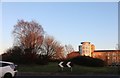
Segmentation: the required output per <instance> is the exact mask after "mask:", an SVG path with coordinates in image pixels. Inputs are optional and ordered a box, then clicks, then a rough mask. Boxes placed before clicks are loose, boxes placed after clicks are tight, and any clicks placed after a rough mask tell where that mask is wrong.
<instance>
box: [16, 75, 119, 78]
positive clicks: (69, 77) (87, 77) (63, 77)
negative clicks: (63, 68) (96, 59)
mask: <svg viewBox="0 0 120 78" xmlns="http://www.w3.org/2000/svg"><path fill="white" fill-rule="evenodd" d="M16 78H120V76H85V75H82V76H81V75H80V76H17V77H16Z"/></svg>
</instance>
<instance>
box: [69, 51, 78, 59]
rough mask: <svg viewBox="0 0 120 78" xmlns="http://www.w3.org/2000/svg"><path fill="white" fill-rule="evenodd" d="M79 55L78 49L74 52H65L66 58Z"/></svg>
mask: <svg viewBox="0 0 120 78" xmlns="http://www.w3.org/2000/svg"><path fill="white" fill-rule="evenodd" d="M78 56H80V53H79V52H78V51H75V52H71V53H69V54H67V58H69V59H70V58H74V57H78Z"/></svg>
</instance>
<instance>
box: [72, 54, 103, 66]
mask: <svg viewBox="0 0 120 78" xmlns="http://www.w3.org/2000/svg"><path fill="white" fill-rule="evenodd" d="M71 61H72V62H73V63H74V64H77V65H83V66H91V67H103V66H105V62H104V61H103V60H101V59H97V58H91V57H88V56H80V57H75V58H73V59H71Z"/></svg>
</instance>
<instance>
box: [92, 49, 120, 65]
mask: <svg viewBox="0 0 120 78" xmlns="http://www.w3.org/2000/svg"><path fill="white" fill-rule="evenodd" d="M92 57H93V58H99V59H102V60H104V61H106V63H107V64H108V65H110V64H118V63H119V64H120V50H95V51H94V53H93V54H92Z"/></svg>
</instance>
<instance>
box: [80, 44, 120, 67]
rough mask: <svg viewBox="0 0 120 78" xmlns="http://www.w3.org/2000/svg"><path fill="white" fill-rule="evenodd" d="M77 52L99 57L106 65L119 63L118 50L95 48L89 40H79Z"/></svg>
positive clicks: (119, 51)
mask: <svg viewBox="0 0 120 78" xmlns="http://www.w3.org/2000/svg"><path fill="white" fill-rule="evenodd" d="M79 53H80V55H81V56H90V57H93V58H99V59H102V60H104V61H106V63H107V64H108V65H110V64H113V63H114V64H117V63H119V64H120V50H95V46H94V45H93V44H91V43H90V42H81V45H79Z"/></svg>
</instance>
